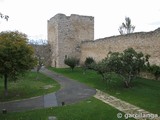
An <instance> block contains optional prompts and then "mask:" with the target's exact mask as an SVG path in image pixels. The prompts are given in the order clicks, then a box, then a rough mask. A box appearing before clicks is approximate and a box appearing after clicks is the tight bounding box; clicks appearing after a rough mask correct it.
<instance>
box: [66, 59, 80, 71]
mask: <svg viewBox="0 0 160 120" xmlns="http://www.w3.org/2000/svg"><path fill="white" fill-rule="evenodd" d="M64 64H66V65H68V66H69V67H70V68H71V69H72V70H73V69H74V68H75V67H76V66H77V65H79V59H77V58H75V57H70V58H65V59H64Z"/></svg>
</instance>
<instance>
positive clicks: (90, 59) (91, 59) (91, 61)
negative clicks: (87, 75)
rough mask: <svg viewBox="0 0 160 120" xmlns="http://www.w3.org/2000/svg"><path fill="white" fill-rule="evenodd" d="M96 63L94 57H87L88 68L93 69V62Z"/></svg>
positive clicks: (86, 66) (86, 65) (86, 64)
mask: <svg viewBox="0 0 160 120" xmlns="http://www.w3.org/2000/svg"><path fill="white" fill-rule="evenodd" d="M93 63H95V61H94V59H93V58H92V57H87V58H86V60H85V62H84V65H85V68H86V69H92V64H93Z"/></svg>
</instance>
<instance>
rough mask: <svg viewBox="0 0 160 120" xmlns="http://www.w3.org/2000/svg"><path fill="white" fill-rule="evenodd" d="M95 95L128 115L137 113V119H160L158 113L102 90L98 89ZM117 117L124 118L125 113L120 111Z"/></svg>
mask: <svg viewBox="0 0 160 120" xmlns="http://www.w3.org/2000/svg"><path fill="white" fill-rule="evenodd" d="M94 97H95V98H97V99H99V100H101V101H103V102H105V103H107V104H109V105H111V106H112V107H114V108H116V109H118V110H119V111H122V112H123V113H125V114H126V115H127V116H126V117H130V116H133V115H135V117H137V118H136V119H138V120H160V117H158V114H153V113H150V112H148V111H146V110H144V109H141V108H139V107H137V106H134V105H132V104H129V103H127V102H125V101H122V100H120V99H118V98H116V97H113V96H111V95H109V94H107V93H104V92H102V91H100V90H97V93H96V95H94ZM117 117H119V118H122V117H123V118H124V115H123V114H122V113H118V114H117ZM138 117H139V118H138Z"/></svg>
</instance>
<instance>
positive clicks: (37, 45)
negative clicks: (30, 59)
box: [30, 40, 51, 72]
mask: <svg viewBox="0 0 160 120" xmlns="http://www.w3.org/2000/svg"><path fill="white" fill-rule="evenodd" d="M30 45H31V46H32V47H33V48H34V53H35V57H36V58H37V60H38V63H37V67H36V68H37V70H36V71H37V72H39V71H40V69H41V68H42V66H43V65H45V66H49V65H50V63H51V59H50V56H51V47H50V45H49V44H48V42H47V41H44V40H37V41H35V40H32V41H30Z"/></svg>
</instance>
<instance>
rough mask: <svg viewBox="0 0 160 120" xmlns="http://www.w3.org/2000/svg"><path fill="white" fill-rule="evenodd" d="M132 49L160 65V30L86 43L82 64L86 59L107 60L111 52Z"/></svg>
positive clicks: (84, 44) (82, 53) (82, 54)
mask: <svg viewBox="0 0 160 120" xmlns="http://www.w3.org/2000/svg"><path fill="white" fill-rule="evenodd" d="M129 47H132V48H134V49H135V50H136V51H137V52H143V53H144V54H149V55H151V57H150V62H151V63H152V64H157V65H160V28H159V29H156V30H155V31H151V32H139V33H132V34H127V35H119V36H112V37H106V38H102V39H97V40H94V41H84V42H82V43H81V58H80V61H81V63H82V62H84V61H85V59H86V57H93V58H94V59H95V60H96V61H99V60H102V59H103V58H105V57H106V56H107V54H108V52H109V51H112V52H122V51H123V50H125V49H127V48H129Z"/></svg>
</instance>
